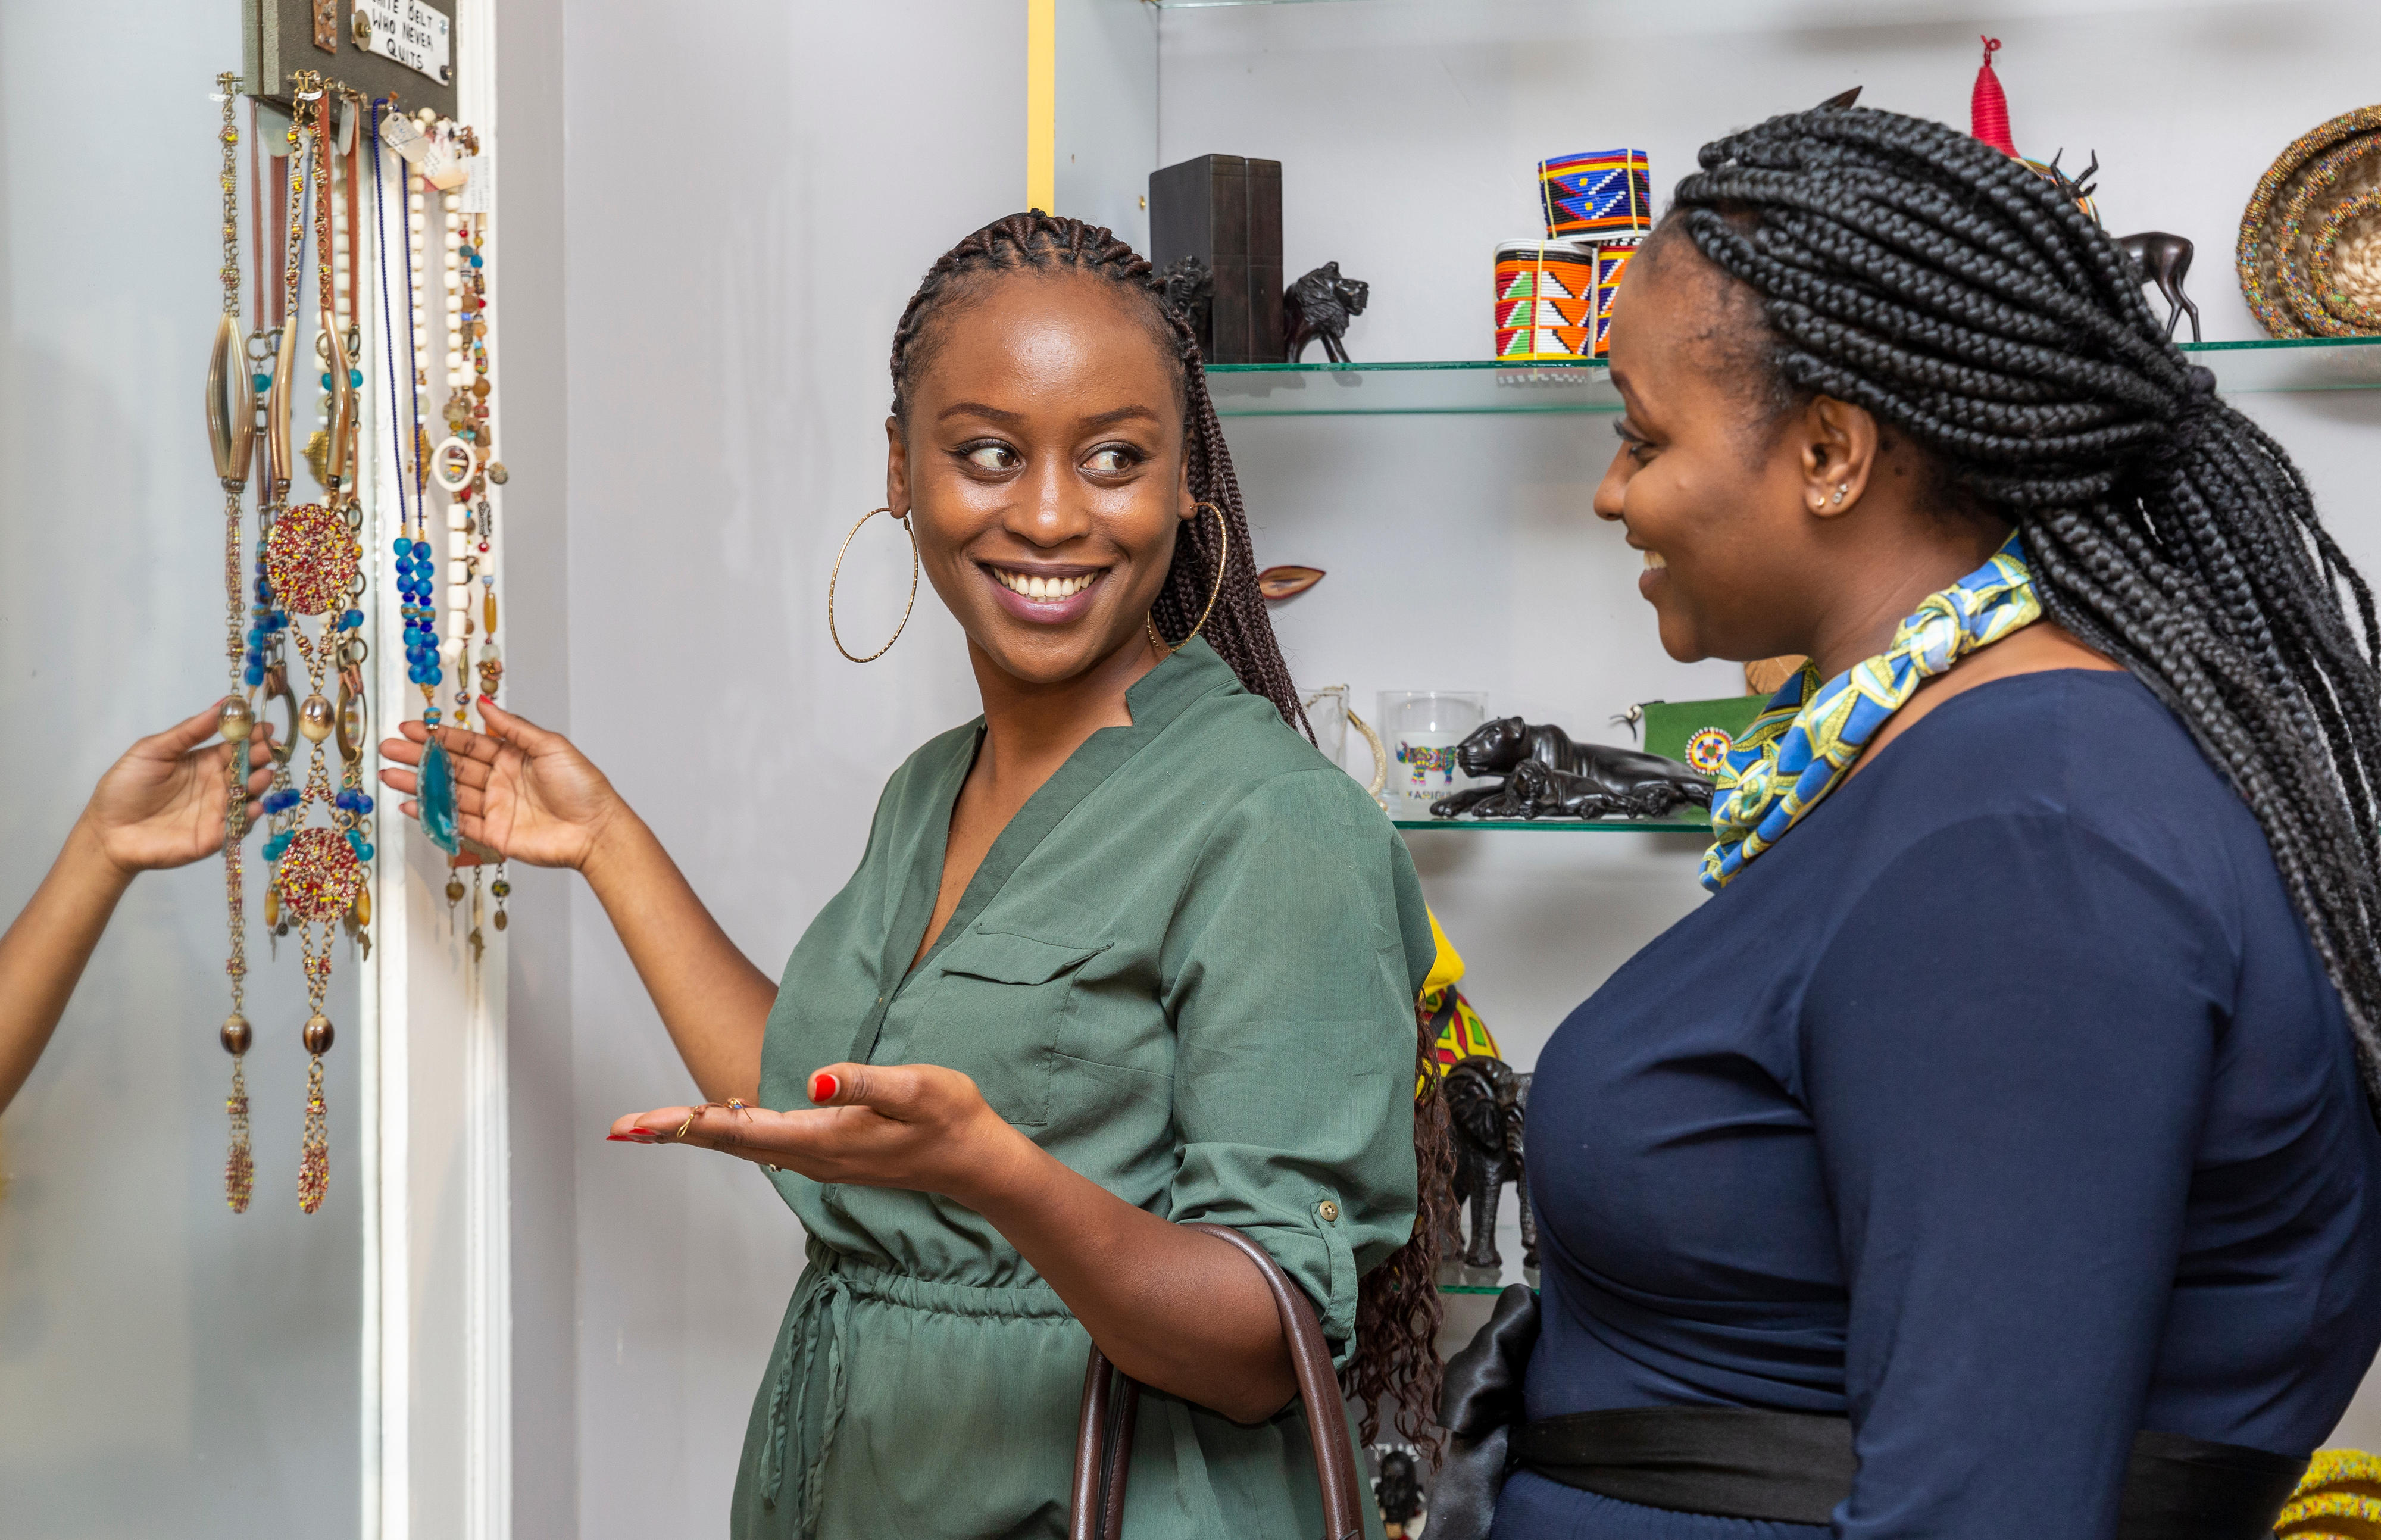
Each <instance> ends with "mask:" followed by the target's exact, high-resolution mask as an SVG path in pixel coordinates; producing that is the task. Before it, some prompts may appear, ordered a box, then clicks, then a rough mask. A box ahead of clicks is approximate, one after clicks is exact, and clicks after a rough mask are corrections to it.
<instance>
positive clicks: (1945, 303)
mask: <svg viewBox="0 0 2381 1540" xmlns="http://www.w3.org/2000/svg"><path fill="white" fill-rule="evenodd" d="M1700 163H1701V166H1702V169H1701V170H1700V171H1698V172H1696V173H1695V174H1693V175H1691V176H1689V177H1686V178H1685V179H1684V180H1683V181H1681V182H1680V183H1679V189H1678V195H1677V200H1676V202H1675V205H1674V207H1673V208H1672V210H1671V212H1670V214H1668V215H1667V218H1666V220H1665V222H1664V226H1663V227H1662V228H1661V229H1660V230H1658V231H1657V233H1656V236H1655V240H1656V241H1657V242H1662V243H1667V241H1669V240H1671V239H1674V238H1676V234H1677V233H1679V232H1683V234H1684V235H1685V236H1686V237H1688V238H1691V240H1692V241H1693V242H1694V245H1695V248H1696V249H1697V250H1698V251H1701V252H1702V253H1703V256H1704V257H1705V258H1706V259H1708V260H1709V261H1710V262H1711V263H1714V264H1715V265H1716V266H1717V267H1718V268H1719V269H1720V270H1721V271H1722V272H1723V273H1725V274H1727V275H1728V276H1729V277H1730V278H1732V279H1734V280H1735V281H1736V282H1738V283H1740V284H1742V285H1745V286H1749V287H1750V289H1751V290H1752V292H1753V293H1754V294H1756V295H1757V296H1758V297H1759V299H1761V301H1762V306H1761V309H1762V311H1763V312H1764V314H1765V316H1766V322H1767V335H1766V336H1762V337H1759V338H1757V339H1755V341H1756V350H1757V351H1758V352H1759V353H1760V354H1761V355H1762V356H1761V357H1760V358H1759V359H1758V360H1757V361H1756V368H1757V369H1758V371H1759V372H1761V373H1764V374H1765V376H1766V378H1765V380H1764V382H1763V383H1764V384H1765V385H1767V387H1768V389H1769V393H1770V398H1771V405H1772V406H1773V408H1782V407H1784V406H1786V405H1789V404H1790V403H1792V402H1794V401H1797V400H1804V399H1808V398H1810V397H1813V396H1819V395H1825V396H1830V397H1836V398H1838V399H1839V400H1844V401H1849V402H1852V403H1854V404H1856V405H1859V406H1862V407H1865V408H1867V409H1868V410H1869V411H1871V412H1872V413H1874V415H1875V416H1876V418H1877V419H1878V421H1879V422H1881V423H1882V424H1884V425H1885V426H1886V429H1887V430H1888V431H1889V432H1898V433H1900V434H1907V435H1908V436H1909V437H1910V438H1911V439H1912V440H1913V441H1915V442H1916V443H1917V444H1918V445H1919V446H1922V447H1923V449H1925V450H1926V451H1928V452H1930V453H1931V455H1932V456H1934V457H1935V458H1936V459H1937V461H1938V464H1939V468H1940V470H1941V471H1943V473H1944V474H1945V475H1946V476H1947V478H1948V481H1949V483H1951V485H1952V486H1953V488H1954V489H1955V490H1956V492H1957V493H1958V495H1960V496H1963V497H1966V498H1969V499H1971V500H1980V501H1981V502H1982V503H1983V504H1984V505H1987V506H1988V507H1990V509H1991V510H1992V511H1994V512H1996V513H1998V514H2000V515H2002V516H2004V517H2006V518H2007V519H2009V520H2010V521H2012V522H2014V523H2015V524H2016V525H2017V526H2018V527H2019V529H2020V530H2021V532H2022V533H2023V535H2024V539H2025V544H2026V551H2027V555H2028V557H2029V559H2030V560H2031V562H2032V563H2033V571H2034V581H2035V589H2036V592H2037V593H2039V595H2040V597H2041V600H2042V604H2043V607H2044V609H2045V612H2046V613H2047V614H2048V615H2049V616H2050V617H2052V618H2053V619H2055V620H2057V622H2058V623H2059V624H2060V625H2063V626H2065V627H2066V628H2067V629H2069V630H2070V631H2072V632H2073V633H2074V634H2075V635H2076V636H2077V637H2079V638H2080V639H2082V641H2083V642H2085V643H2086V644H2088V645H2090V646H2092V647H2094V648H2096V649H2098V650H2099V651H2101V652H2103V653H2105V654H2107V655H2108V656H2110V657H2112V658H2114V659H2116V660H2117V661H2118V662H2120V663H2122V664H2123V665H2124V666H2126V667H2127V668H2129V669H2130V670H2131V671H2132V673H2133V674H2134V675H2135V676H2136V677H2138V678H2140V679H2141V680H2142V681H2143V683H2144V684H2146V685H2147V686H2148V687H2149V688H2150V689H2151V690H2152V691H2154V692H2155V693H2156V695H2157V696H2158V698H2159V699H2160V700H2162V701H2164V702H2165V703H2166V704H2167V707H2168V708H2169V709H2170V710H2172V711H2173V712H2174V713H2175V715H2177V716H2178V717H2180V719H2181V720H2182V722H2183V723H2184V725H2185V726H2186V727H2188V728H2189V729H2190V731H2191V733H2192V737H2193V738H2194V739H2197V740H2198V743H2199V746H2200V748H2201V750H2202V752H2204V753H2205V754H2206V755H2207V757H2208V758H2209V759H2210V760H2211V761H2212V762H2213V763H2214V764H2216V765H2217V766H2218V767H2220V768H2221V769H2222V770H2223V771H2224V773H2225V774H2226V776H2228V777H2229V778H2230V780H2231V783H2232V785H2233V787H2234V788H2236V789H2237V790H2238V791H2239V792H2240V794H2241V798H2242V800H2243V801H2246V802H2247V803H2248V804H2249V807H2250V809H2251V810H2252V811H2253V813H2255V814H2256V817H2257V822H2258V823H2259V825H2261V826H2262V827H2263V828H2264V830H2265V839H2266V842H2267V843H2268V844H2269V845H2270V846H2271V847H2272V849H2273V853H2274V861H2275V864H2276V865H2277V867H2278V868H2279V870H2280V872H2281V875H2282V880H2283V883H2284V884H2285V885H2286V886H2287V887H2288V889H2289V895H2290V899H2291V902H2292V903H2293V905H2295V906H2296V908H2297V911H2298V913H2299V915H2300V917H2301V918H2302V920H2303V921H2304V922H2305V923H2306V926H2307V930H2308V933H2309V934H2310V935H2311V936H2312V937H2313V938H2314V945H2315V948H2316V950H2317V951H2318V952H2319V953H2320V954H2321V956H2322V958H2323V961H2324V966H2325V968H2326V971H2327V972H2329V974H2330V977H2331V980H2332V982H2333V984H2335V985H2337V986H2338V990H2339V993H2340V997H2341V1000H2342V1002H2343V1003H2344V1005H2345V1007H2346V1011H2347V1016H2348V1020H2349V1023H2350V1029H2351V1031H2352V1032H2353V1033H2354V1034H2355V1038H2356V1047H2357V1057H2358V1061H2359V1065H2360V1067H2361V1069H2362V1070H2363V1078H2364V1084H2365V1091H2366V1094H2367V1096H2368V1098H2370V1100H2371V1101H2372V1104H2373V1106H2375V1109H2376V1115H2381V1033H2376V1025H2377V1024H2381V808H2377V807H2376V798H2381V625H2376V624H2375V612H2374V601H2373V593H2372V591H2371V590H2370V589H2369V588H2368V587H2367V586H2366V584H2365V582H2364V581H2363V578H2362V577H2360V576H2359V575H2358V574H2357V572H2356V570H2355V568H2352V567H2351V566H2350V564H2349V561H2348V559H2347V557H2346V556H2343V555H2342V554H2341V552H2340V549H2339V547H2338V544H2337V543H2335V542H2334V540H2333V539H2332V537H2331V535H2330V533H2329V532H2327V531H2326V530H2325V528H2324V527H2323V525H2322V523H2321V522H2320V521H2319V520H2318V519H2316V517H2315V511H2314V501H2313V499H2312V498H2311V497H2310V496H2309V495H2308V492H2307V487H2306V483H2305V480H2304V479H2303V478H2302V476H2301V475H2300V474H2299V471H2298V468H2297V467H2296V466H2294V465H2292V464H2291V463H2290V459H2289V456H2288V455H2287V454H2285V453H2284V452H2283V450H2282V448H2281V446H2279V445H2277V444H2276V443H2275V442H2274V441H2273V439H2272V438H2270V437H2269V436H2267V435H2266V434H2265V432H2264V431H2263V430H2261V429H2260V428H2258V426H2257V425H2256V424H2255V423H2253V422H2250V421H2249V419H2248V418H2246V417H2244V416H2242V415H2241V413H2240V412H2239V411H2237V410H2235V409H2233V408H2232V407H2230V406H2229V405H2228V404H2227V403H2226V402H2224V401H2223V400H2222V399H2221V398H2220V397H2217V396H2216V393H2215V385H2216V382H2215V376H2214V375H2212V374H2211V373H2208V372H2207V371H2206V370H2204V369H2202V368H2198V367H2196V366H2194V365H2193V364H2192V362H2191V361H2190V360H2189V359H2188V358H2187V357H2186V356H2185V355H2184V354H2183V353H2182V351H2181V350H2180V348H2177V347H2175V345H2174V344H2173V343H2172V342H2171V341H2170V340H2168V338H2167V335H2166V332H2165V329H2164V328H2163V327H2162V326H2161V325H2160V324H2158V322H2157V319H2156V317H2155V314H2154V313H2153V312H2152V311H2151V309H2150V307H2149V305H2148V303H2147V302H2146V301H2145V300H2144V299H2143V296H2142V290H2141V287H2140V283H2139V281H2138V277H2137V275H2136V274H2135V272H2134V270H2133V268H2132V266H2131V263H2130V262H2129V261H2128V259H2127V258H2126V256H2125V255H2124V253H2123V252H2122V251H2120V250H2119V249H2118V246H2117V244H2116V243H2115V241H2113V240H2111V239H2110V238H2109V237H2108V236H2107V234H2106V232H2105V231H2103V230H2102V229H2101V228H2100V226H2099V225H2098V224H2097V223H2096V222H2095V221H2094V220H2093V219H2092V218H2091V217H2090V216H2089V215H2087V214H2084V213H2083V212H2082V210H2081V209H2080V208H2078V207H2077V206H2076V203H2075V202H2074V200H2073V198H2072V197H2071V195H2070V193H2069V192H2068V191H2065V190H2062V189H2061V188H2060V187H2059V186H2058V185H2057V184H2056V183H2054V182H2052V181H2050V180H2047V179H2045V177H2041V176H2039V175H2037V174H2036V173H2035V172H2033V170H2031V169H2029V168H2028V167H2027V166H2025V165H2023V164H2021V162H2018V161H2015V160H2012V159H2010V158H2009V156H2007V155H2005V154H2003V153H2000V152H1999V151H1997V150H1995V149H1993V148H1992V147H1991V146H1989V145H1987V144H1984V143H1983V142H1982V141H1978V140H1975V139H1972V138H1970V137H1969V136H1967V135H1965V134H1962V133H1960V132H1959V131H1958V130H1956V129H1953V128H1946V127H1945V126H1943V125H1941V124H1939V123H1932V122H1926V121H1923V120H1921V119H1917V118H1911V117H1903V116H1898V115H1896V114H1892V113H1884V112H1874V111H1871V110H1868V109H1864V108H1821V109H1819V110H1817V111H1815V112H1807V113H1799V114H1793V115H1789V116H1783V117H1777V118H1772V119H1770V120H1769V121H1768V122H1766V123H1763V124H1761V125H1759V126H1757V127H1755V128H1749V129H1746V130H1745V131H1743V132H1741V133H1737V134H1731V135H1729V136H1728V137H1727V138H1725V139H1722V140H1719V141H1716V142H1714V143H1711V144H1707V145H1705V146H1704V147H1703V153H1702V154H1701V156H1700ZM2343 589H2344V590H2345V601H2343V595H2342V590H2343ZM2351 609H2352V611H2353V619H2352V620H2351V618H2350V610H2351Z"/></svg>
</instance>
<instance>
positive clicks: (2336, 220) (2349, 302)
mask: <svg viewBox="0 0 2381 1540" xmlns="http://www.w3.org/2000/svg"><path fill="white" fill-rule="evenodd" d="M2235 261H2236V263H2237V264H2238V266H2239V268H2240V272H2241V297H2242V298H2244V299H2247V300H2248V301H2249V309H2250V310H2251V311H2252V312H2253V313H2254V314H2255V315H2256V317H2257V324H2259V325H2260V326H2263V327H2264V328H2265V335H2266V336H2277V337H2297V336H2374V335H2376V334H2381V106H2376V107H2362V108H2359V109H2358V110H2357V111H2355V112H2351V113H2347V114H2343V115H2342V116H2338V117H2335V118H2333V119H2332V120H2331V121H2330V122H2328V123H2326V124H2324V125H2323V126H2322V127H2321V128H2316V129H2315V130H2314V132H2312V133H2310V134H2308V135H2306V136H2305V137H2304V138H2302V139H2301V140H2300V141H2298V142H2297V143H2295V144H2292V145H2291V146H2290V147H2289V149H2287V150H2285V151H2283V152H2282V153H2281V156H2280V158H2279V159H2277V160H2276V161H2275V162H2274V164H2273V167H2272V169H2270V170H2268V171H2267V172H2266V173H2265V175H2264V176H2263V177H2259V178H2258V179H2257V189H2256V191H2255V192H2254V193H2253V194H2251V195H2250V198H2249V207H2248V208H2247V210H2246V211H2245V212H2243V213H2242V214H2241V244H2240V247H2239V249H2238V251H2236V253H2235Z"/></svg>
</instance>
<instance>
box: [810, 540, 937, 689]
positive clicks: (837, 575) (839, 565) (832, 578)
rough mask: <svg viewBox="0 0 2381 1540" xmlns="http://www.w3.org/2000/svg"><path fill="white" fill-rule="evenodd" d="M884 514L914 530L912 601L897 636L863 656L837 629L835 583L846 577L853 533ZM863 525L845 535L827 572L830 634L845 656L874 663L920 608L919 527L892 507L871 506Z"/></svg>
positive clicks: (905, 607)
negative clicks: (832, 564)
mask: <svg viewBox="0 0 2381 1540" xmlns="http://www.w3.org/2000/svg"><path fill="white" fill-rule="evenodd" d="M880 513H881V514H884V515H885V516H886V517H887V518H889V519H892V520H893V522H895V523H896V524H898V525H900V526H901V528H903V529H904V530H907V531H908V532H909V533H910V602H909V603H908V604H906V605H902V606H901V623H900V624H899V625H897V626H896V627H894V628H893V635H892V636H891V638H890V639H888V640H887V641H886V642H885V645H884V646H882V647H879V648H877V649H876V651H874V652H873V653H871V654H868V655H867V656H866V657H861V656H860V655H859V654H856V653H854V652H853V651H852V650H851V649H850V648H849V647H847V646H845V645H844V644H843V638H842V636H841V635H840V634H838V633H837V632H836V629H835V585H836V581H838V580H839V579H841V578H842V576H843V555H844V552H845V551H849V550H850V549H851V539H852V535H856V534H858V533H859V532H860V524H865V523H867V522H868V521H869V520H870V519H873V518H875V517H876V516H877V515H878V514H880ZM860 524H854V525H853V526H852V527H851V533H850V534H847V535H845V536H844V537H843V545H842V548H841V549H840V550H837V551H836V554H835V570H834V571H832V572H830V573H828V574H827V580H826V634H827V635H828V636H830V637H833V638H834V639H835V650H836V652H838V653H841V654H843V655H844V656H845V657H848V658H849V659H851V661H852V662H854V663H874V662H875V661H876V660H877V659H878V658H881V657H883V656H884V655H885V654H887V653H889V652H891V651H892V650H893V643H894V642H898V641H900V640H901V633H902V632H903V631H905V630H907V629H910V611H911V610H913V609H915V608H917V607H918V567H919V563H918V530H917V526H915V525H913V524H911V523H910V521H909V520H908V519H904V518H903V517H901V516H900V515H899V514H897V513H895V512H894V511H893V510H892V509H891V508H889V507H884V508H870V509H869V510H868V511H867V512H866V513H863V514H861V516H860Z"/></svg>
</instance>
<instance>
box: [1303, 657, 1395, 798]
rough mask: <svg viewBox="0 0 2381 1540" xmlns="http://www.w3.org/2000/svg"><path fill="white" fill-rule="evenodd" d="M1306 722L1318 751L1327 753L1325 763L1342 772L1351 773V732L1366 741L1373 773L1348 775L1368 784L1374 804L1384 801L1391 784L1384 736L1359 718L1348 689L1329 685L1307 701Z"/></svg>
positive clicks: (1344, 686) (1365, 785) (1343, 686)
mask: <svg viewBox="0 0 2381 1540" xmlns="http://www.w3.org/2000/svg"><path fill="white" fill-rule="evenodd" d="M1306 721H1307V725H1308V726H1310V727H1313V729H1314V744H1315V747H1317V748H1319V749H1321V750H1322V751H1323V754H1324V757H1325V759H1328V760H1329V761H1330V762H1331V763H1332V764H1336V765H1337V766H1339V768H1340V769H1342V770H1348V758H1347V754H1348V729H1349V728H1350V727H1353V728H1355V729H1356V734H1357V736H1358V737H1360V738H1361V739H1363V740H1364V746H1365V747H1366V748H1367V749H1370V750H1371V751H1372V753H1373V769H1372V774H1371V776H1369V777H1367V776H1356V772H1354V771H1353V770H1348V774H1349V775H1350V776H1356V778H1357V779H1358V780H1361V781H1363V782H1364V789H1365V790H1366V791H1367V792H1369V793H1370V794H1371V796H1372V799H1373V801H1375V802H1377V801H1381V788H1383V787H1384V786H1386V785H1387V784H1388V779H1389V756H1388V752H1387V751H1386V750H1385V749H1383V748H1382V747H1381V735H1380V734H1379V733H1376V732H1374V730H1373V728H1372V726H1371V724H1369V723H1367V722H1366V721H1365V720H1364V719H1363V718H1362V717H1361V716H1359V715H1356V712H1355V708H1354V707H1352V706H1350V705H1349V703H1348V687H1347V686H1346V685H1344V684H1326V685H1325V686H1324V687H1323V688H1322V689H1320V690H1318V691H1315V692H1314V693H1313V694H1312V695H1309V696H1308V697H1307V698H1306Z"/></svg>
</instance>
